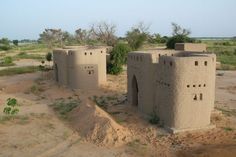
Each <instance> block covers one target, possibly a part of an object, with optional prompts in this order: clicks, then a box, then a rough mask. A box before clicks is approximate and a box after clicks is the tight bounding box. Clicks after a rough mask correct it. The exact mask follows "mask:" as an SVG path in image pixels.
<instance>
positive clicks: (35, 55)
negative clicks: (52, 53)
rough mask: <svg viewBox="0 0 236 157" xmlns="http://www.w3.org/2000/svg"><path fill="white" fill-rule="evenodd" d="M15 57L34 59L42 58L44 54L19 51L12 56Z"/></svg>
mask: <svg viewBox="0 0 236 157" xmlns="http://www.w3.org/2000/svg"><path fill="white" fill-rule="evenodd" d="M14 58H15V59H35V60H43V59H45V56H42V55H39V54H27V53H26V52H21V53H19V54H18V55H16V56H14Z"/></svg>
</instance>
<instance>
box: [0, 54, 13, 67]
mask: <svg viewBox="0 0 236 157" xmlns="http://www.w3.org/2000/svg"><path fill="white" fill-rule="evenodd" d="M13 65H15V64H14V63H13V59H12V57H10V56H7V57H4V58H3V59H2V60H1V61H0V66H13Z"/></svg>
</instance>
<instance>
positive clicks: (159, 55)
mask: <svg viewBox="0 0 236 157" xmlns="http://www.w3.org/2000/svg"><path fill="white" fill-rule="evenodd" d="M158 56H159V57H161V56H168V54H163V55H161V54H158ZM170 56H174V54H171V55H170Z"/></svg>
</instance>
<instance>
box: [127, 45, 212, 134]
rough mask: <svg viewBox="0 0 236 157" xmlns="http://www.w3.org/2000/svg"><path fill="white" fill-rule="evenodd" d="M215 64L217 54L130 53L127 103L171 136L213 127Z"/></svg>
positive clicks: (168, 51) (166, 51) (156, 51)
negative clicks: (152, 116)
mask: <svg viewBox="0 0 236 157" xmlns="http://www.w3.org/2000/svg"><path fill="white" fill-rule="evenodd" d="M191 46H192V47H193V46H194V45H191ZM197 46H198V45H197ZM196 49H198V48H195V49H194V51H195V50H196ZM215 65H216V56H215V54H211V53H206V52H203V51H202V52H200V51H198V52H190V51H182V50H180V51H177V50H153V51H147V52H130V53H129V54H128V71H127V73H128V102H129V103H130V104H132V105H134V106H137V107H138V109H139V110H140V111H141V112H142V113H144V114H147V115H150V114H153V113H155V114H156V115H157V116H158V117H159V118H160V122H161V123H162V124H163V125H164V127H165V128H166V129H167V130H169V131H170V132H172V133H176V132H181V131H186V130H195V129H203V128H211V127H212V125H211V124H210V116H211V111H212V110H213V108H214V98H215Z"/></svg>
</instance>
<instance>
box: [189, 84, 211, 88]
mask: <svg viewBox="0 0 236 157" xmlns="http://www.w3.org/2000/svg"><path fill="white" fill-rule="evenodd" d="M192 87H194V88H195V87H206V84H203V85H201V84H199V85H195V84H194V85H193V86H192ZM187 88H190V85H187Z"/></svg>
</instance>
